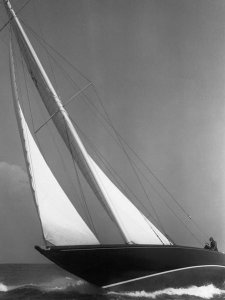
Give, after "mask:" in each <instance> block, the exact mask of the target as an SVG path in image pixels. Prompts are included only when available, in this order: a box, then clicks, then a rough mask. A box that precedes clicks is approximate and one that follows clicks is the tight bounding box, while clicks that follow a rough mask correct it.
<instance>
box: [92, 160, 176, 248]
mask: <svg viewBox="0 0 225 300" xmlns="http://www.w3.org/2000/svg"><path fill="white" fill-rule="evenodd" d="M89 162H90V164H91V165H92V169H93V172H94V174H95V177H96V178H98V181H99V182H100V185H101V188H102V189H103V190H104V193H105V197H106V200H107V202H108V204H109V206H110V208H111V210H113V211H114V215H115V216H116V219H117V221H118V223H119V224H120V227H121V228H122V230H123V232H124V234H125V236H126V238H127V240H128V241H129V243H135V244H157V245H159V244H165V245H166V244H167V245H170V244H171V242H170V241H169V240H168V239H167V238H166V237H165V236H164V234H162V233H161V232H160V231H159V230H158V229H157V228H156V227H155V226H154V225H153V224H152V223H151V222H150V221H149V220H148V219H147V218H146V217H145V216H144V215H143V214H142V213H141V212H140V211H139V210H138V209H137V208H136V207H135V206H134V205H133V204H132V202H131V201H130V200H129V199H128V198H127V197H126V196H125V195H124V194H123V193H122V192H121V191H120V190H119V189H118V188H117V187H116V186H115V185H114V183H113V182H112V181H111V180H110V179H109V178H108V177H107V176H106V174H104V172H103V171H102V170H101V169H100V168H99V166H98V165H97V164H96V163H95V162H94V160H93V159H92V158H91V157H90V156H89Z"/></svg>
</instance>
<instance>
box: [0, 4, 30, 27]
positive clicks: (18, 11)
mask: <svg viewBox="0 0 225 300" xmlns="http://www.w3.org/2000/svg"><path fill="white" fill-rule="evenodd" d="M30 1H31V0H27V1H26V2H25V3H24V4H23V5H22V6H21V7H20V8H19V9H18V10H17V11H16V12H15V13H16V15H18V14H19V13H20V12H21V11H22V10H23V9H24V8H25V7H26V6H27V4H28V3H29V2H30ZM11 20H12V17H11V18H9V20H8V21H7V22H6V23H5V24H4V25H3V26H2V27H1V28H0V32H1V31H2V30H3V29H5V28H6V26H7V25H8V24H9V23H10V22H11Z"/></svg>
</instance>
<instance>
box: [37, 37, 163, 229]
mask: <svg viewBox="0 0 225 300" xmlns="http://www.w3.org/2000/svg"><path fill="white" fill-rule="evenodd" d="M42 40H43V39H42ZM43 47H44V46H43ZM51 58H52V59H53V60H54V61H55V62H56V64H57V65H59V64H58V62H57V60H55V58H54V57H53V56H51ZM59 67H60V69H62V70H63V72H64V74H65V75H66V76H67V77H69V79H70V81H71V82H72V83H73V84H75V86H76V88H77V87H78V88H79V86H78V85H77V84H76V82H75V81H74V80H73V79H72V78H71V76H70V75H69V74H68V73H67V72H66V71H65V70H64V68H62V66H61V65H59ZM91 84H92V83H91V82H90V83H89V84H88V85H87V86H89V85H91ZM85 88H86V87H84V88H83V89H81V91H82V90H84V89H85ZM83 96H84V97H85V98H88V97H87V96H86V95H83ZM72 98H73V96H72V97H70V99H69V100H68V101H67V103H66V104H68V103H69V102H70V101H71V100H72ZM87 101H88V102H89V100H87ZM66 104H65V105H66ZM65 105H64V106H65ZM56 113H57V112H55V113H54V114H53V116H54V115H55V114H56ZM51 118H52V116H50V119H51ZM46 122H48V120H47V121H46ZM108 122H109V121H108ZM44 125H45V124H42V126H41V127H43V126H44ZM41 127H40V128H41ZM40 128H39V129H40ZM111 128H112V129H113V131H114V132H115V134H116V131H115V129H114V127H113V125H112V124H111ZM39 129H38V130H39ZM118 142H119V146H120V147H121V148H122V149H123V151H124V153H125V155H126V157H127V159H128V161H129V163H130V166H131V168H132V170H133V172H134V174H135V176H136V178H137V180H138V182H139V184H140V186H141V188H142V190H143V192H144V194H145V197H146V198H147V199H148V201H149V203H150V205H151V208H152V210H153V212H154V214H155V216H156V218H157V220H158V222H157V223H158V224H159V225H160V227H161V228H162V230H163V232H164V233H165V229H164V228H163V225H162V223H161V221H160V218H159V216H158V213H157V211H156V209H155V207H154V205H153V203H152V201H151V199H150V197H149V195H148V193H147V192H146V189H145V187H144V185H143V184H142V182H141V179H140V177H139V174H138V173H137V170H136V168H135V166H134V165H133V163H132V160H131V159H130V157H129V155H128V153H127V151H126V149H125V148H124V146H123V144H122V143H121V141H120V139H119V138H118Z"/></svg>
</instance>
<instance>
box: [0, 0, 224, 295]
mask: <svg viewBox="0 0 225 300" xmlns="http://www.w3.org/2000/svg"><path fill="white" fill-rule="evenodd" d="M3 2H4V6H5V8H6V11H7V13H8V16H9V20H10V25H11V27H12V29H13V32H14V35H15V37H16V40H17V42H18V46H19V49H20V51H21V53H22V56H23V59H24V61H25V63H26V66H27V69H28V72H29V73H30V76H31V78H32V80H33V83H34V85H35V87H36V89H37V91H38V93H39V95H40V98H41V99H42V101H43V103H44V105H45V107H46V109H47V111H48V113H49V118H50V119H51V120H52V121H53V123H54V125H55V128H56V129H57V131H58V133H59V135H60V136H61V138H62V140H63V141H64V143H65V145H66V146H67V148H68V149H69V152H70V154H71V156H72V157H73V159H74V161H75V162H76V164H77V166H78V168H79V170H80V172H81V173H82V174H83V177H84V178H85V180H86V182H87V183H88V185H89V186H90V188H91V189H92V191H93V193H94V194H95V196H96V198H97V199H98V201H99V203H100V205H101V206H102V207H103V209H104V210H105V212H106V213H107V215H108V217H109V218H110V219H111V220H112V221H113V222H114V224H115V226H116V227H117V230H118V232H119V233H120V235H121V239H122V241H123V242H122V243H120V244H102V243H101V242H100V241H99V239H98V237H97V236H96V234H95V232H93V230H91V229H90V227H89V226H88V225H87V223H86V222H85V221H84V220H83V218H82V217H81V216H80V214H79V213H78V211H77V210H76V209H75V207H74V206H73V204H72V203H71V201H70V199H69V197H68V196H67V194H66V193H65V192H64V190H63V188H62V187H61V186H60V184H59V182H58V181H57V179H56V177H55V176H54V174H53V172H52V171H51V169H50V167H49V166H48V164H47V162H46V161H45V159H44V157H43V155H42V153H41V151H40V149H39V147H38V145H37V143H36V141H35V139H34V137H33V136H32V133H31V131H30V129H29V126H28V124H27V122H26V120H25V117H24V114H23V111H22V108H21V104H20V96H19V93H18V85H17V78H16V72H15V61H14V53H13V47H12V44H10V70H11V82H12V90H13V104H14V109H15V115H16V119H17V124H18V128H19V133H20V138H21V143H22V147H23V152H24V158H25V162H26V167H27V173H28V176H29V182H30V187H31V191H32V195H33V198H34V203H35V205H36V208H37V212H38V216H39V220H40V224H41V228H42V234H43V239H44V241H45V246H35V249H36V250H37V251H39V252H40V253H41V254H42V255H44V256H45V257H46V258H48V259H49V260H50V261H52V262H54V263H55V264H56V265H58V266H60V267H61V268H63V269H64V270H66V271H68V272H70V273H72V274H74V275H76V276H79V277H80V278H82V279H84V280H86V281H88V282H89V283H91V284H93V285H95V286H97V287H100V288H101V289H102V290H103V291H108V290H113V291H142V290H145V291H152V290H155V289H157V288H165V287H177V286H178V287H181V286H183V287H187V286H190V285H193V284H194V285H202V284H207V283H214V284H215V285H218V284H222V283H223V282H224V280H225V255H224V254H223V253H220V252H216V251H209V250H205V249H202V248H196V247H187V246H179V245H176V244H175V243H174V242H173V241H172V239H170V238H169V237H168V236H167V235H166V234H165V233H164V232H162V231H161V230H160V228H157V226H155V225H154V224H153V223H152V222H151V221H150V220H149V219H148V218H147V217H146V216H145V215H144V213H142V212H141V211H140V209H139V208H137V207H136V206H135V205H134V204H133V203H132V202H131V201H130V200H129V199H128V197H127V196H126V195H124V193H123V192H122V191H121V190H120V189H119V188H118V187H117V186H116V185H115V184H114V183H113V182H112V181H111V180H110V179H109V178H108V176H107V175H106V174H105V173H104V171H103V170H102V169H101V168H100V167H99V166H98V164H97V163H96V162H95V161H94V159H93V158H92V157H91V155H90V154H89V153H88V151H87V150H86V148H85V146H84V144H83V142H82V140H81V138H80V136H79V134H78V132H77V130H76V128H75V127H74V125H73V123H72V121H71V119H70V117H69V115H68V113H67V111H66V109H65V107H64V105H63V104H62V102H61V100H60V97H59V96H58V95H57V92H56V91H55V89H54V87H53V85H52V83H51V81H50V79H49V77H48V75H47V73H46V72H45V70H44V67H43V65H42V64H41V62H40V60H39V58H38V56H37V54H36V52H35V50H34V48H33V46H32V44H31V42H30V40H29V38H28V36H27V35H26V33H25V31H24V29H23V27H22V25H21V22H20V21H19V19H18V17H17V15H16V13H15V12H14V10H13V8H12V6H11V4H10V1H9V0H3Z"/></svg>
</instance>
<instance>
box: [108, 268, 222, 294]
mask: <svg viewBox="0 0 225 300" xmlns="http://www.w3.org/2000/svg"><path fill="white" fill-rule="evenodd" d="M207 267H218V268H224V269H225V266H221V265H201V266H192V267H185V268H180V269H174V270H170V271H165V272H160V273H157V274H151V275H146V276H142V277H138V278H134V279H130V280H126V281H121V282H117V283H113V284H109V285H105V286H102V288H103V289H106V288H109V287H113V286H117V285H122V284H125V283H129V282H134V281H138V280H142V279H146V278H150V277H156V276H159V275H164V274H168V273H172V272H178V271H183V270H189V269H196V268H207Z"/></svg>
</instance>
